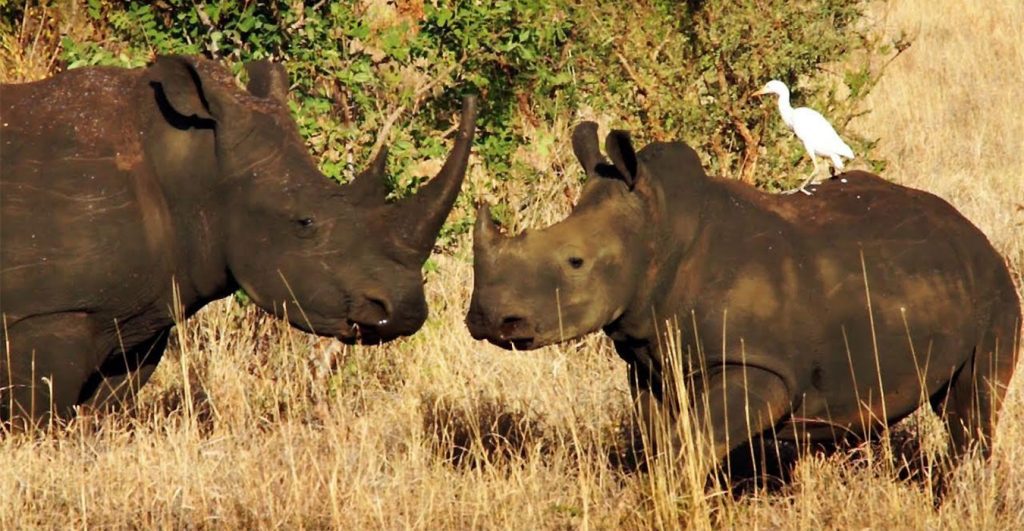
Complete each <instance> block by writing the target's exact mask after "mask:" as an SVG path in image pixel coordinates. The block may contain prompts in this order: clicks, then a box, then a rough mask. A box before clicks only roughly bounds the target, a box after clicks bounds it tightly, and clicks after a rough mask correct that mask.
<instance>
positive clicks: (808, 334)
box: [466, 123, 1020, 459]
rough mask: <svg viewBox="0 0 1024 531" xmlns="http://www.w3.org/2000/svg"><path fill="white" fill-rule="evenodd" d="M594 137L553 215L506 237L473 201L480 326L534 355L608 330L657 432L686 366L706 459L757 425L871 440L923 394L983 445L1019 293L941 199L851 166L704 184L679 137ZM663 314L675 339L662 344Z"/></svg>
mask: <svg viewBox="0 0 1024 531" xmlns="http://www.w3.org/2000/svg"><path fill="white" fill-rule="evenodd" d="M605 147H606V151H607V153H608V156H609V157H610V159H611V163H608V162H606V160H605V159H604V158H603V157H602V156H601V154H600V151H599V150H598V146H597V134H596V125H595V124H593V123H583V124H581V125H579V126H578V127H577V128H576V130H575V132H574V135H573V148H574V151H575V153H576V156H577V157H578V158H579V160H580V162H581V163H582V164H583V167H584V169H585V170H586V173H587V175H588V177H589V180H588V181H587V183H586V185H585V187H584V189H583V191H582V194H581V196H580V200H579V203H578V204H577V205H576V207H575V209H574V210H573V212H572V214H571V215H569V217H567V218H566V219H565V220H563V221H561V222H559V223H556V224H555V225H553V226H551V227H548V228H546V229H543V230H540V231H537V232H527V233H524V234H520V235H518V236H516V237H514V238H506V237H504V236H502V235H501V234H499V232H498V229H497V228H496V227H495V226H494V224H493V221H492V220H491V218H490V215H489V214H488V210H487V208H486V207H483V208H482V209H481V211H480V212H479V217H478V219H477V224H476V229H475V240H474V253H475V265H474V271H475V279H474V288H473V298H472V303H471V306H470V309H469V313H468V316H467V319H466V321H467V324H468V326H469V330H470V332H471V333H472V335H473V337H475V338H477V339H487V340H488V341H490V342H492V343H494V344H496V345H499V346H502V347H505V348H517V349H532V348H537V347H540V346H543V345H548V344H551V343H554V342H558V341H562V340H567V339H571V338H576V337H579V336H582V335H584V334H587V333H589V332H593V331H596V330H604V332H605V333H606V334H607V335H608V336H609V337H611V339H612V340H613V341H614V343H615V347H616V350H617V352H618V353H619V355H620V356H621V357H622V358H623V359H624V360H625V361H626V362H627V363H628V366H629V378H630V385H631V386H632V390H633V393H634V398H635V401H636V404H637V407H638V408H639V412H640V414H641V415H642V416H646V417H647V420H648V422H649V424H651V425H653V424H655V423H654V422H653V420H654V419H652V418H651V417H652V416H654V417H655V418H672V417H673V416H675V415H676V414H677V413H678V410H676V408H677V407H678V402H676V400H678V397H677V396H675V393H673V392H670V391H671V390H672V389H678V387H676V386H675V385H667V384H669V383H678V381H677V380H674V379H671V378H670V373H671V374H685V375H686V376H685V378H684V382H685V383H686V384H687V385H686V386H685V388H686V389H688V390H689V391H690V392H691V393H692V395H691V396H690V397H689V400H690V404H691V405H692V407H693V408H694V409H695V411H696V416H694V417H692V418H694V419H695V422H696V423H697V429H696V435H699V436H702V437H708V438H710V440H711V441H712V442H713V448H714V454H715V458H716V459H721V458H722V457H723V456H725V455H726V454H727V453H728V452H729V451H730V450H732V449H734V448H737V447H738V446H740V445H742V444H744V443H746V442H748V441H750V440H751V439H752V438H756V437H758V436H764V437H765V438H767V439H771V437H770V436H771V435H774V436H775V437H776V440H782V441H785V440H794V439H799V440H800V441H805V440H807V439H809V440H810V441H821V442H833V441H835V440H837V439H849V438H850V437H854V438H860V437H867V436H870V435H871V433H872V432H874V431H876V430H877V429H879V428H882V427H884V426H886V425H891V424H893V423H895V422H897V421H899V420H900V419H901V418H903V417H905V416H907V415H908V414H910V413H911V412H912V411H914V410H915V409H917V408H918V407H919V406H920V405H921V404H922V402H930V403H931V405H932V407H934V408H935V410H936V411H938V412H939V413H940V414H941V415H942V416H943V417H944V419H945V421H946V422H947V424H948V426H949V429H950V431H951V435H952V448H953V450H954V451H955V452H956V453H957V454H959V453H961V452H963V450H964V449H966V448H967V446H968V445H969V443H971V442H972V441H977V442H979V443H980V444H981V446H982V448H983V450H984V451H987V450H988V448H989V446H988V443H989V437H990V436H991V435H992V433H993V424H994V422H995V418H996V413H997V411H998V409H999V405H1000V402H1001V399H1002V397H1003V394H1004V391H1005V389H1006V385H1007V382H1008V381H1009V380H1010V376H1011V374H1012V373H1013V370H1014V366H1015V360H1016V356H1017V345H1016V344H1015V342H1016V341H1017V334H1018V331H1019V326H1020V305H1019V303H1018V299H1017V294H1016V291H1015V290H1014V285H1013V283H1012V281H1011V280H1010V275H1009V273H1008V271H1007V267H1006V265H1005V263H1004V261H1003V259H1002V258H1001V257H1000V256H999V254H998V253H997V252H996V251H995V250H994V249H993V248H992V246H991V245H990V244H989V242H988V240H987V239H986V238H985V236H984V235H983V234H982V233H981V232H980V231H979V230H978V229H977V228H975V227H974V226H973V225H971V223H970V222H968V221H967V220H966V219H965V218H964V217H963V216H961V215H960V214H959V213H957V211H956V210H954V209H953V207H951V206H950V205H949V204H948V203H946V202H945V201H943V200H941V199H939V198H938V197H935V196H933V195H931V194H928V193H925V192H921V191H918V190H913V189H910V188H905V187H903V186H899V185H896V184H892V183H889V182H886V181H884V180H882V179H881V178H879V177H877V176H875V175H871V174H868V173H865V172H858V171H855V172H849V173H844V174H842V175H841V176H840V178H837V179H834V180H832V181H829V182H827V183H825V184H824V185H822V186H821V187H820V188H819V190H818V192H817V193H816V194H815V195H814V196H813V197H804V196H780V195H771V194H767V193H763V192H760V191H758V190H756V189H754V188H753V187H751V186H748V185H745V184H742V183H740V182H738V181H731V180H723V179H718V178H712V177H708V176H707V175H705V173H704V171H703V170H702V168H701V164H700V161H699V159H698V157H697V155H696V153H695V152H694V151H693V150H692V149H691V148H690V147H688V146H687V145H685V144H683V143H678V142H675V143H653V144H650V145H648V146H647V147H645V148H644V149H643V150H641V151H640V152H639V153H636V152H634V150H633V146H632V145H631V143H630V139H629V136H628V134H626V133H624V132H620V131H614V132H612V133H611V134H610V135H608V137H607V139H606V144H605ZM667 322H669V323H674V324H676V325H677V326H678V329H679V333H680V334H681V339H679V340H678V341H679V343H677V344H676V348H672V349H663V348H661V345H664V344H665V335H664V334H665V332H666V329H667V328H668V327H667V326H666V323H667ZM694 332H695V333H694ZM698 353H699V355H698ZM680 358H683V359H680ZM667 367H674V368H675V370H674V371H672V370H670V369H669V368H667ZM672 403H675V404H677V406H671V405H667V404H672ZM654 414H656V416H655V415H654ZM672 432H673V433H679V432H678V431H675V430H672ZM675 443H676V444H678V440H677V441H675Z"/></svg>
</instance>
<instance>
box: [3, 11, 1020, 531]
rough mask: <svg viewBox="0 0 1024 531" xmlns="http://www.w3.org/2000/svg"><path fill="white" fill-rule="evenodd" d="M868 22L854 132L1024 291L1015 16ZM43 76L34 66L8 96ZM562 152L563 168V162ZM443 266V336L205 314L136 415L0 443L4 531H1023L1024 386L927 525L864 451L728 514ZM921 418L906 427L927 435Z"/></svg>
mask: <svg viewBox="0 0 1024 531" xmlns="http://www.w3.org/2000/svg"><path fill="white" fill-rule="evenodd" d="M876 13H877V14H878V17H879V18H878V20H879V28H880V29H884V30H889V29H892V30H895V29H898V28H903V29H907V30H909V31H911V32H913V33H915V34H916V35H917V39H916V41H915V43H914V46H913V47H912V48H911V49H910V50H909V51H908V52H906V54H905V55H904V56H903V57H901V58H900V60H899V61H897V62H896V63H895V64H894V65H893V66H892V67H891V69H890V70H889V71H888V72H887V77H886V79H885V81H884V82H883V83H882V85H881V86H880V87H879V88H878V89H877V92H876V93H875V95H874V96H873V97H872V99H871V102H870V103H871V105H872V106H873V112H872V113H871V114H870V115H868V116H866V117H865V118H863V119H861V120H860V121H859V122H857V123H856V127H858V128H859V129H861V130H862V131H864V132H866V133H868V134H869V135H873V136H879V137H881V138H882V145H881V148H880V149H881V150H882V154H883V155H884V156H885V157H887V158H888V159H889V160H890V161H891V162H892V166H891V167H890V169H889V170H888V171H887V173H886V174H887V177H889V178H890V179H893V180H896V181H899V182H903V183H906V184H910V185H912V186H916V187H920V188H924V189H927V190H931V191H933V192H936V193H938V194H940V195H942V196H944V197H946V198H948V199H949V200H950V201H951V202H952V203H953V204H954V205H956V206H957V207H959V208H960V209H961V210H962V211H963V212H964V213H965V215H967V216H968V217H969V218H970V219H972V220H973V221H975V222H976V223H977V224H978V225H979V226H980V227H981V228H982V229H983V230H984V231H985V232H986V233H987V234H988V235H989V236H990V238H991V239H992V241H993V242H994V243H995V245H996V246H997V248H999V249H1000V250H1001V251H1002V252H1004V254H1006V255H1007V256H1008V257H1009V260H1010V262H1011V264H1012V267H1013V271H1014V274H1015V277H1016V278H1017V279H1018V281H1019V279H1020V275H1021V271H1022V268H1024V216H1022V214H1024V213H1022V211H1021V209H1020V208H1019V207H1020V203H1022V202H1024V149H1022V148H1024V145H1022V140H1021V139H1024V123H1022V121H1021V120H1020V119H1019V117H1020V112H1019V105H1020V102H1021V101H1024V98H1022V96H1024V94H1022V91H1024V33H1022V32H1024V30H1022V28H1024V5H1022V4H1021V3H1020V2H1018V1H1017V0H1002V1H993V2H985V3H981V2H972V1H969V0H961V1H956V2H954V1H949V2H943V3H934V2H930V1H928V0H901V1H900V2H894V3H893V5H879V6H878V8H877V10H876ZM883 24H884V26H883ZM9 42H10V41H7V42H6V43H5V46H6V44H9ZM8 52H9V50H5V56H4V63H5V64H6V65H8V66H10V65H13V64H15V63H11V62H9V61H8V59H9V56H8V55H7V53H8ZM36 57H37V58H36V59H31V58H29V59H31V60H32V61H38V62H42V63H45V61H47V60H48V59H47V58H46V55H45V54H40V55H38V56H36ZM28 62H31V61H28ZM13 68H17V69H21V70H17V71H15V72H16V74H12V73H11V72H12V71H14V70H13ZM31 68H45V64H43V66H39V65H38V64H37V65H36V66H33V65H32V64H21V63H18V66H17V67H12V70H11V71H7V72H4V73H3V75H4V77H5V78H6V79H10V78H11V76H14V75H18V76H22V75H29V74H24V73H23V72H30V71H31ZM556 133H557V132H556ZM563 136H564V135H563ZM567 148H568V146H567V144H566V143H564V142H563V143H561V144H559V146H558V147H557V148H556V150H555V151H556V152H555V154H554V155H553V157H555V158H558V159H559V160H560V161H563V162H564V161H569V160H570V158H571V155H569V154H568V150H567ZM476 171H478V170H476ZM474 179H475V180H476V181H479V179H480V175H479V174H476V175H471V177H470V181H471V182H470V184H469V186H470V189H473V188H475V186H474V185H473V181H474ZM566 186H567V185H566V184H565V183H552V184H551V185H550V188H543V189H541V190H531V191H530V193H529V194H528V193H526V191H524V190H509V193H510V194H511V195H512V196H514V197H527V196H528V195H530V194H533V195H534V196H535V197H536V196H540V197H544V198H551V201H548V202H546V204H547V205H553V206H547V207H545V208H543V209H536V210H534V211H530V212H526V213H523V214H522V218H523V219H521V220H518V223H525V224H540V223H544V222H547V221H550V220H551V219H555V218H557V217H558V216H559V215H561V214H563V213H564V212H565V210H566V208H567V205H568V200H567V199H565V197H566V194H565V191H564V189H565V187H566ZM570 191H571V190H570ZM569 195H572V194H571V193H570V194H569ZM533 204H536V203H533ZM513 211H515V210H513ZM435 260H436V261H437V263H438V264H437V265H438V272H437V273H431V274H429V275H428V283H427V288H428V296H429V300H430V303H431V317H430V320H429V321H428V322H427V324H426V325H425V327H424V329H423V330H422V331H420V332H419V333H418V334H417V335H415V336H413V337H411V338H408V339H405V340H401V341H398V342H395V343H391V344H389V345H386V346H384V347H378V348H368V347H346V346H342V345H340V344H338V343H337V342H335V341H332V340H326V339H317V338H314V337H311V336H308V335H305V334H302V333H300V332H297V331H294V330H292V329H290V328H288V327H287V326H285V325H284V324H282V323H280V322H278V321H275V320H273V319H270V318H268V317H265V316H263V315H262V314H261V313H260V312H258V311H256V310H253V309H251V308H239V307H237V306H235V305H234V304H233V303H231V302H229V301H222V302H219V303H216V304H213V305H211V306H210V307H208V308H206V309H204V310H203V311H202V312H201V313H200V314H199V315H198V316H196V317H195V318H193V319H192V320H190V321H189V322H188V323H187V324H186V325H185V326H183V327H181V328H180V330H179V334H178V337H177V341H175V344H174V346H173V347H172V349H171V350H170V351H169V352H168V354H167V355H166V357H165V359H164V361H163V363H162V365H161V367H160V369H159V370H158V372H157V374H156V376H155V378H154V381H152V382H151V383H150V384H149V385H148V386H146V387H145V388H144V389H143V391H142V393H141V395H140V397H139V399H138V401H137V405H136V406H135V407H134V408H133V411H131V412H126V413H121V414H110V415H104V416H102V417H99V418H96V417H91V416H83V417H81V418H79V419H77V420H76V421H75V422H74V423H73V424H72V425H71V426H70V427H69V428H67V429H64V430H60V431H56V432H54V433H50V434H41V435H34V436H29V435H12V436H7V437H4V438H2V439H0V492H2V493H3V496H0V528H3V529H16V528H26V527H60V528H67V527H86V526H90V527H185V526H188V527H218V528H251V527H284V528H295V527H328V526H331V527H341V528H367V527H370V528H389V529H391V528H406V527H413V528H445V527H452V528H467V527H487V528H491V527H510V528H564V527H597V528H619V527H625V528H647V527H658V528H665V527H667V528H675V527H684V526H685V527H692V528H708V527H741V528H748V527H751V528H814V529H816V528H864V527H871V528H930V529H936V528H943V529H945V528H952V529H957V528H970V529H997V528H1019V527H1021V526H1022V525H1024V446H1022V445H1020V444H1018V443H1017V441H1019V440H1020V439H1021V438H1022V437H1024V397H1022V387H1024V386H1022V384H1021V383H1020V382H1021V381H1022V380H1024V378H1021V377H1020V376H1018V377H1017V379H1016V380H1015V383H1014V385H1013V387H1012V388H1011V391H1010V394H1009V397H1008V400H1007V402H1006V405H1005V408H1004V411H1003V415H1002V422H1001V424H1000V427H999V433H998V439H997V441H996V448H995V455H994V456H993V458H992V459H991V460H990V461H988V462H983V461H981V460H979V459H973V460H970V461H968V462H967V463H966V464H965V465H964V466H963V467H962V469H961V470H960V471H959V472H958V473H957V474H956V475H955V477H954V478H953V481H952V485H951V487H950V494H949V496H948V498H947V500H946V503H944V504H943V505H941V506H940V507H938V508H935V507H934V506H933V504H932V499H931V494H930V492H929V490H928V488H927V483H926V482H907V481H898V480H896V479H894V478H893V476H892V473H891V468H890V467H889V466H885V464H884V463H881V464H880V463H879V460H878V459H877V457H878V456H877V452H874V450H873V449H871V448H862V449H861V450H864V451H866V452H867V455H868V456H869V457H871V459H868V460H866V461H867V464H864V462H865V460H864V459H858V458H857V457H856V456H855V455H853V454H850V455H838V456H834V457H830V458H821V457H810V458H806V459H804V460H802V461H801V462H800V464H799V466H798V467H797V470H796V477H795V480H794V482H793V484H792V485H791V486H790V487H788V488H787V489H784V490H783V491H781V492H778V493H764V492H757V493H754V494H751V495H748V496H744V497H742V498H739V499H733V498H732V497H729V496H725V495H722V494H718V493H716V492H714V491H713V490H711V491H705V490H704V489H703V488H702V486H701V485H694V483H693V481H690V482H688V481H686V478H687V475H688V473H689V471H688V470H687V469H685V468H684V469H681V470H675V469H667V468H666V467H664V466H661V465H660V464H655V466H654V470H653V471H652V472H651V473H641V472H637V471H635V470H634V468H633V467H632V463H631V459H630V456H631V451H630V449H631V448H632V445H633V444H634V438H635V435H634V431H633V428H632V425H633V419H632V418H631V416H630V410H629V399H628V391H627V388H626V377H625V367H624V365H623V363H622V362H621V361H619V359H618V357H617V356H616V355H615V354H614V352H613V350H612V349H611V348H610V344H609V343H608V341H606V340H605V339H604V338H603V337H600V336H599V335H593V336H591V337H588V338H585V339H583V340H581V341H577V342H573V343H569V344H566V345H563V346H559V347H549V348H545V349H541V350H538V351H532V352H527V353H509V352H505V351H502V350H498V349H497V348H495V347H492V346H489V345H486V344H483V343H478V342H475V341H473V340H472V339H471V338H470V337H469V334H468V333H467V332H466V330H465V327H464V325H463V323H462V319H463V316H464V313H465V310H466V306H467V304H468V301H469V296H470V286H471V284H472V282H471V278H472V277H471V275H472V265H471V261H472V259H471V255H470V246H469V241H468V240H463V241H462V242H461V245H459V246H458V248H457V250H456V252H455V253H454V255H452V256H436V257H435ZM1018 285H1019V283H1018ZM927 417H928V416H927V415H921V416H920V418H915V419H914V422H912V423H911V424H912V425H916V424H920V426H919V428H920V429H921V430H922V431H924V432H925V433H926V434H929V433H931V434H932V435H934V433H933V432H934V430H935V428H934V423H929V422H928V419H927ZM915 423H916V424H915ZM677 480H678V481H677ZM698 483H699V482H698Z"/></svg>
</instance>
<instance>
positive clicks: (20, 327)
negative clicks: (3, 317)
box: [0, 312, 96, 428]
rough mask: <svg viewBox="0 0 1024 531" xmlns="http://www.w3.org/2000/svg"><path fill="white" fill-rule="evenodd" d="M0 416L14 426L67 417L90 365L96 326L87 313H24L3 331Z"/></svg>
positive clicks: (91, 364) (42, 424)
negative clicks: (25, 317) (23, 315)
mask: <svg viewBox="0 0 1024 531" xmlns="http://www.w3.org/2000/svg"><path fill="white" fill-rule="evenodd" d="M3 335H4V336H5V337H3V340H4V341H3V345H2V347H0V348H2V350H3V351H2V352H0V420H2V421H3V423H7V422H12V424H13V425H14V426H15V427H18V428H25V427H27V424H35V425H36V426H45V425H46V424H48V422H49V421H50V420H51V419H53V418H55V417H56V418H68V417H70V416H71V414H72V413H73V408H74V406H75V404H76V403H77V401H78V395H79V392H80V391H81V389H82V385H83V383H84V382H85V380H86V378H87V377H88V375H89V373H90V372H92V370H93V369H94V367H95V365H94V362H93V360H94V355H95V350H96V349H95V329H94V327H93V323H92V322H91V319H90V317H89V315H88V314H86V313H84V312H68V313H58V314H50V315H41V316H36V317H29V318H27V319H24V320H21V321H18V322H17V323H15V324H13V325H11V326H10V327H7V328H5V329H4V331H3Z"/></svg>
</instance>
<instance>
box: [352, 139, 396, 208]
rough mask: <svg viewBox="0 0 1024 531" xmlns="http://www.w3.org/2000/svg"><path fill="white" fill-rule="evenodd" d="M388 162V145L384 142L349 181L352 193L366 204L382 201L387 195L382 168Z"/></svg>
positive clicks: (383, 168)
mask: <svg viewBox="0 0 1024 531" xmlns="http://www.w3.org/2000/svg"><path fill="white" fill-rule="evenodd" d="M387 164H388V146H387V145H386V144H385V145H383V146H381V148H380V150H378V151H377V156H375V157H373V161H371V162H370V165H369V166H367V167H366V169H365V170H363V171H362V172H361V173H359V175H356V177H355V179H352V182H351V183H349V187H350V188H349V189H350V190H351V191H352V195H354V196H356V197H358V198H359V199H360V200H361V201H364V202H365V203H367V204H371V205H372V204H376V203H381V204H383V203H384V199H385V198H386V197H387V195H388V187H387V185H386V184H385V183H384V170H385V168H386V167H387Z"/></svg>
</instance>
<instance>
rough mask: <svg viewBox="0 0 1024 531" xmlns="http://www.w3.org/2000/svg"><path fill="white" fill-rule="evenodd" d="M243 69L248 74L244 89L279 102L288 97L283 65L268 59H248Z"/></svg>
mask: <svg viewBox="0 0 1024 531" xmlns="http://www.w3.org/2000/svg"><path fill="white" fill-rule="evenodd" d="M245 71H246V72H247V73H248V74H249V84H248V85H246V89H247V90H248V91H249V93H250V94H252V95H253V96H256V97H258V98H272V99H274V100H276V101H278V102H279V103H285V102H286V101H287V99H288V71H287V70H285V69H284V65H280V64H277V63H272V62H270V61H250V62H248V63H245Z"/></svg>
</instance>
